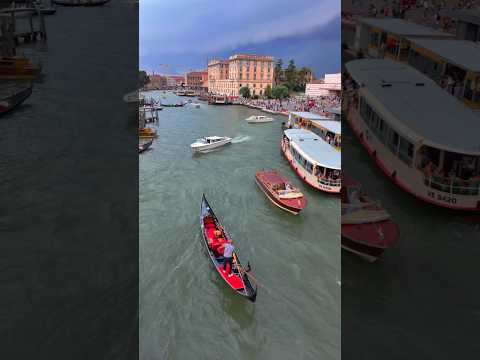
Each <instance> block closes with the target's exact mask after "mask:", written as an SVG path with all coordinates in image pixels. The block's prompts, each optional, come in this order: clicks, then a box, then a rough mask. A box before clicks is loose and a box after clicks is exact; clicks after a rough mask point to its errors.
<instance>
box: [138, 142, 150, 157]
mask: <svg viewBox="0 0 480 360" xmlns="http://www.w3.org/2000/svg"><path fill="white" fill-rule="evenodd" d="M152 144H153V139H152V140H150V141H148V142H144V143H143V144H139V145H138V153H139V154H141V153H143V152H144V151H147V150H148V149H149V148H150V146H151V145H152Z"/></svg>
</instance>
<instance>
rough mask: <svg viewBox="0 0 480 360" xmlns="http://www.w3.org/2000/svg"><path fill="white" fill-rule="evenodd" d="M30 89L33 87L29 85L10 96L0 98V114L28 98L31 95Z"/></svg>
mask: <svg viewBox="0 0 480 360" xmlns="http://www.w3.org/2000/svg"><path fill="white" fill-rule="evenodd" d="M32 89H33V87H32V86H29V87H27V88H25V89H23V90H20V91H18V92H17V93H15V94H13V95H11V96H8V97H6V98H3V99H0V116H2V115H4V114H6V113H8V112H10V111H12V110H13V109H15V108H16V107H17V106H19V105H20V104H21V103H23V102H24V101H25V100H26V99H27V98H29V97H30V95H32Z"/></svg>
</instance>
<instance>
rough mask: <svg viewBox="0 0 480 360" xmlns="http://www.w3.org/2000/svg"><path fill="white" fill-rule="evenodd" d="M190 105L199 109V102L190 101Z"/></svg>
mask: <svg viewBox="0 0 480 360" xmlns="http://www.w3.org/2000/svg"><path fill="white" fill-rule="evenodd" d="M190 105H192V106H193V107H194V108H196V109H200V104H199V103H191V104H190Z"/></svg>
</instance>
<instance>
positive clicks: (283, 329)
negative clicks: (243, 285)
mask: <svg viewBox="0 0 480 360" xmlns="http://www.w3.org/2000/svg"><path fill="white" fill-rule="evenodd" d="M151 96H152V97H154V98H156V99H161V100H162V101H163V102H164V103H177V102H180V101H184V100H185V99H186V98H184V97H182V98H180V97H177V96H176V95H174V94H171V93H168V94H167V95H165V94H163V93H162V92H160V91H154V92H149V93H147V97H151ZM163 96H165V97H166V98H162V97H163ZM194 101H196V100H194ZM253 114H260V112H259V111H258V110H254V109H250V108H247V107H242V106H212V105H207V104H206V103H205V102H202V103H201V107H200V108H198V109H197V108H194V107H192V106H190V105H186V106H184V107H183V108H164V110H163V111H161V112H160V113H159V116H160V121H159V123H158V124H157V125H153V124H150V125H149V126H151V127H154V128H156V129H157V131H158V133H159V137H158V139H156V140H155V142H154V143H153V145H152V148H153V149H151V150H149V151H147V152H146V153H143V154H141V155H140V160H139V167H140V169H139V176H140V179H139V197H140V203H139V222H140V226H139V231H140V249H139V251H140V298H139V306H140V320H139V324H140V353H141V356H140V358H141V359H172V360H183V359H221V358H229V359H242V360H243V359H249V360H253V359H295V358H298V359H305V360H306V359H312V360H317V359H323V360H326V359H340V306H341V305H340V291H341V289H340V276H341V275H340V247H339V244H340V234H339V226H340V202H339V198H337V197H332V196H329V195H326V194H323V193H319V192H317V191H315V190H313V189H310V188H309V187H307V186H308V185H304V184H303V183H302V182H301V180H300V179H299V178H297V176H296V175H295V173H294V172H293V170H291V169H290V167H289V165H288V163H287V161H286V160H285V159H284V158H283V156H282V154H281V152H280V139H281V134H282V130H281V123H282V121H285V120H286V117H283V116H281V115H279V116H275V122H273V123H267V124H248V123H247V122H246V121H244V119H245V118H247V117H248V116H250V115H253ZM208 135H222V136H223V135H225V136H229V137H232V138H233V143H232V144H231V145H228V146H226V147H224V148H221V149H219V150H216V151H213V152H210V153H208V154H201V155H195V154H192V151H191V150H190V146H189V145H190V144H191V143H192V142H194V140H195V139H197V138H199V137H202V136H208ZM262 168H265V169H267V168H268V169H269V168H274V169H277V170H279V171H280V172H281V173H282V174H284V175H285V176H287V177H288V178H289V179H291V180H292V182H293V183H294V184H295V185H296V186H298V187H300V188H301V190H302V191H303V192H304V194H305V195H306V197H307V198H308V201H309V204H308V207H307V208H306V209H305V210H304V212H303V213H301V214H300V215H299V216H294V215H291V214H289V213H286V212H284V211H283V210H281V209H279V208H277V207H276V206H274V205H273V204H271V203H270V202H269V201H268V200H267V199H266V197H265V196H264V194H263V193H262V192H261V191H260V190H259V189H258V188H257V185H256V184H255V182H254V174H255V171H256V170H258V169H262ZM202 194H205V195H206V197H207V199H208V200H209V202H210V204H211V206H212V208H213V209H214V211H215V213H216V214H217V216H218V217H219V218H220V221H221V222H222V223H223V225H224V227H225V228H226V230H227V231H228V232H229V233H230V235H231V236H232V238H233V239H234V243H235V245H236V247H237V251H238V253H239V257H240V260H241V261H242V262H244V263H246V262H247V261H249V262H250V264H251V265H252V274H253V275H254V276H255V278H256V279H257V280H258V281H259V282H260V283H261V286H260V287H259V291H258V297H257V301H256V303H254V304H253V303H250V302H248V301H246V300H244V299H242V298H240V297H239V296H238V295H236V294H234V293H233V292H232V291H231V290H230V289H229V288H227V286H225V284H224V283H223V282H222V281H223V280H221V279H220V278H219V276H218V275H217V274H216V273H215V272H214V270H213V268H212V267H211V266H210V260H209V259H208V258H207V256H206V254H205V252H204V248H203V244H202V242H201V233H200V224H199V210H200V201H201V197H202Z"/></svg>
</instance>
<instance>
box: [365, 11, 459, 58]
mask: <svg viewBox="0 0 480 360" xmlns="http://www.w3.org/2000/svg"><path fill="white" fill-rule="evenodd" d="M412 38H413V39H418V38H427V39H451V38H453V35H451V34H447V33H444V32H441V31H438V30H435V29H432V28H429V27H426V26H423V25H418V24H415V23H412V22H410V21H406V20H402V19H395V18H362V19H360V20H359V22H358V25H357V39H356V50H357V51H359V50H361V51H362V52H363V53H364V54H366V55H368V56H369V57H374V58H384V57H387V58H391V59H394V60H398V61H406V60H407V59H408V54H409V51H410V45H411V39H412Z"/></svg>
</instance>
